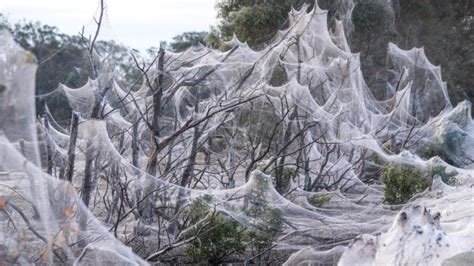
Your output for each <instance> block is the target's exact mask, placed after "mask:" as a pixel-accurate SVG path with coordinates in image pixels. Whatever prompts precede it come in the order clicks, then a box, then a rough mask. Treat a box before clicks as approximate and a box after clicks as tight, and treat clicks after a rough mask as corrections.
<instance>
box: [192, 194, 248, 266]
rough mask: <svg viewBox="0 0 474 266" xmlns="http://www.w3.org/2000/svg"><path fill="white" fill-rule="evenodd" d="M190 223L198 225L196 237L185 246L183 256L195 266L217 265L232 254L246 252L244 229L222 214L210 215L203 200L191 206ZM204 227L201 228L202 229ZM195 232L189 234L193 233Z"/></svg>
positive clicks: (196, 201) (209, 209) (198, 200)
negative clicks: (185, 255) (203, 265)
mask: <svg viewBox="0 0 474 266" xmlns="http://www.w3.org/2000/svg"><path fill="white" fill-rule="evenodd" d="M190 212H191V213H190V220H191V223H192V224H193V225H195V224H196V223H199V224H200V225H199V226H198V228H201V230H202V231H201V232H200V234H199V236H198V237H197V238H196V239H195V240H194V241H192V242H191V243H190V244H188V245H187V246H186V254H187V255H188V257H189V258H191V259H192V261H193V263H197V264H213V265H216V264H220V263H222V262H224V260H225V259H226V258H227V257H229V256H231V255H235V254H241V253H243V252H244V251H245V244H244V243H243V228H242V227H241V226H240V224H239V223H237V222H236V221H234V220H232V219H231V218H229V217H227V216H225V215H224V214H222V213H217V214H212V212H213V210H212V209H211V208H209V206H208V205H207V204H206V202H205V200H203V199H197V200H195V201H194V202H193V203H192V204H191V206H190ZM203 226H204V228H203ZM196 230H197V229H195V230H192V231H191V232H188V233H187V234H188V236H189V234H193V233H196Z"/></svg>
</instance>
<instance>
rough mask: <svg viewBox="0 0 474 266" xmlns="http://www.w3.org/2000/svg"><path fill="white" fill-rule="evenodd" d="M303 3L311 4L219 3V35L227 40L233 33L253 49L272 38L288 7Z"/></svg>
mask: <svg viewBox="0 0 474 266" xmlns="http://www.w3.org/2000/svg"><path fill="white" fill-rule="evenodd" d="M303 2H306V3H314V1H311V0H273V1H265V2H261V1H254V0H237V1H225V0H219V1H218V2H217V5H216V8H217V11H218V17H219V18H220V19H221V21H220V24H219V25H218V27H217V31H218V34H219V36H220V37H221V38H223V39H226V40H228V39H230V38H231V37H232V36H233V35H234V34H235V35H236V36H237V37H238V38H239V40H241V41H244V42H247V43H248V44H249V45H251V46H256V45H258V44H261V43H263V42H265V41H267V40H269V39H271V38H272V37H273V35H274V34H275V33H276V31H277V30H278V29H280V28H281V27H282V26H283V25H284V22H285V21H286V19H287V18H288V11H289V10H290V8H291V6H300V5H301V4H302V3H303Z"/></svg>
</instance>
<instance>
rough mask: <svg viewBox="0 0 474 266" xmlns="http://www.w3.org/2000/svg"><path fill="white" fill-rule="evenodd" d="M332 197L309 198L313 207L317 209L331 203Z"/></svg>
mask: <svg viewBox="0 0 474 266" xmlns="http://www.w3.org/2000/svg"><path fill="white" fill-rule="evenodd" d="M331 198H332V196H331V195H329V194H328V195H321V196H318V195H313V196H311V197H309V198H308V201H309V203H311V204H312V205H313V206H316V207H321V206H323V204H324V203H326V202H329V201H330V200H331Z"/></svg>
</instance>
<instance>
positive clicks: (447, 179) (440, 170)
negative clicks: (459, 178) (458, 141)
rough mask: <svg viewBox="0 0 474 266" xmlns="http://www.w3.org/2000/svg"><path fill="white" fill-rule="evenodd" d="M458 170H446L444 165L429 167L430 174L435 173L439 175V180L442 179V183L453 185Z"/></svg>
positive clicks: (433, 174) (432, 175)
mask: <svg viewBox="0 0 474 266" xmlns="http://www.w3.org/2000/svg"><path fill="white" fill-rule="evenodd" d="M457 174H458V172H456V171H454V170H453V171H452V172H447V171H446V167H445V166H443V165H435V166H433V167H432V168H431V169H430V176H431V177H434V176H436V175H439V176H441V180H443V182H444V183H446V184H448V185H450V186H454V185H456V178H454V177H455V176H456V175H457Z"/></svg>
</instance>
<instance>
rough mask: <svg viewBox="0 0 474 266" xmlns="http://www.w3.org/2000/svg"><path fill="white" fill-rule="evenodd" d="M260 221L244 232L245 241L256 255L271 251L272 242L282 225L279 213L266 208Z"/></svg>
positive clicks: (276, 210)
mask: <svg viewBox="0 0 474 266" xmlns="http://www.w3.org/2000/svg"><path fill="white" fill-rule="evenodd" d="M260 218H261V220H260V221H259V222H257V223H256V224H255V225H254V227H253V228H249V229H248V230H247V231H246V237H245V238H246V241H247V242H248V244H249V245H251V247H253V248H254V250H255V251H256V253H261V252H262V251H264V250H265V249H271V246H272V244H273V242H274V241H275V240H276V239H277V238H278V235H279V234H280V232H281V228H282V225H283V218H282V214H281V211H280V210H278V209H275V208H268V209H267V210H265V211H264V212H263V213H262V215H261V217H260Z"/></svg>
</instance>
